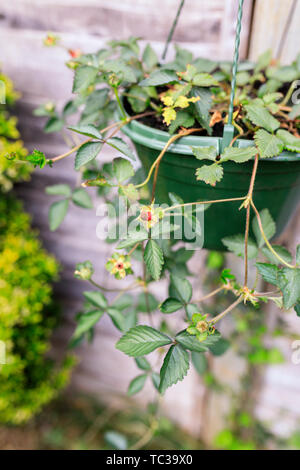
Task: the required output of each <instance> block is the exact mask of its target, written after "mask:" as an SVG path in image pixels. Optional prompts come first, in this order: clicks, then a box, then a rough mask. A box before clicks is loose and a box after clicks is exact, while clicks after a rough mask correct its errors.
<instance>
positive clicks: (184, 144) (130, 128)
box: [123, 121, 300, 251]
mask: <svg viewBox="0 0 300 470" xmlns="http://www.w3.org/2000/svg"><path fill="white" fill-rule="evenodd" d="M123 132H124V133H125V134H126V135H127V136H128V137H129V138H130V139H131V140H132V141H133V143H134V144H135V147H136V150H137V153H138V155H139V158H140V160H141V163H142V165H143V167H144V169H145V170H146V172H148V171H149V169H150V167H151V165H152V163H153V162H154V160H155V159H156V158H157V157H158V155H159V153H160V151H161V150H162V149H163V148H164V146H165V144H166V143H167V142H168V140H169V138H170V135H169V134H168V133H167V132H164V131H160V130H157V129H153V128H151V127H148V126H145V125H144V124H141V123H140V122H137V121H132V122H131V123H130V124H128V125H126V126H124V127H123ZM221 144H222V138H221V137H220V138H218V137H197V136H188V137H183V138H182V139H180V140H179V141H177V142H175V143H174V144H172V145H171V146H170V148H169V150H168V151H167V152H166V154H165V155H164V157H163V159H162V161H161V163H160V167H159V174H158V179H157V185H156V193H155V197H156V202H157V203H160V204H162V203H166V202H168V201H169V197H168V194H169V193H170V192H173V193H175V194H178V196H180V197H181V198H182V199H183V200H184V201H185V202H193V201H206V200H218V199H229V198H235V197H241V196H244V195H247V192H248V189H249V182H250V178H251V173H252V168H253V162H251V161H249V162H246V163H242V164H238V163H234V162H226V163H224V164H223V168H224V178H223V179H222V181H221V182H220V183H217V185H216V186H215V187H212V186H209V185H207V184H205V183H204V182H202V181H197V180H196V176H195V171H196V169H197V168H198V167H199V166H201V165H202V164H205V163H206V162H205V161H201V163H200V162H199V160H197V159H196V158H195V157H194V156H193V154H192V150H191V146H193V147H201V146H202V147H204V146H211V145H213V146H215V147H216V148H217V150H218V152H220V149H221ZM235 146H237V147H248V146H254V142H253V141H251V140H242V139H240V140H237V141H236V143H235ZM299 195H300V154H295V153H290V152H283V153H282V154H281V155H279V156H278V157H275V158H270V159H267V160H260V162H259V166H258V172H257V177H256V182H255V190H254V203H255V205H256V207H257V208H258V210H262V209H265V208H267V209H269V211H270V213H271V214H272V216H273V218H274V220H275V221H276V225H277V234H276V236H279V235H280V234H281V233H282V231H283V230H284V228H285V227H286V226H287V224H288V222H289V220H290V218H291V217H292V216H293V214H294V212H295V210H296V208H297V204H298V201H299ZM240 205H241V202H240V201H238V202H226V203H218V204H212V205H211V206H210V207H209V208H208V209H207V210H205V213H204V214H205V215H204V248H206V249H209V250H220V251H224V250H225V247H224V245H223V243H222V238H224V237H227V236H230V235H235V234H239V233H243V232H244V230H245V211H240V210H239V207H240Z"/></svg>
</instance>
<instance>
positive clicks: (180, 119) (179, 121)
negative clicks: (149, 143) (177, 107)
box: [169, 111, 195, 134]
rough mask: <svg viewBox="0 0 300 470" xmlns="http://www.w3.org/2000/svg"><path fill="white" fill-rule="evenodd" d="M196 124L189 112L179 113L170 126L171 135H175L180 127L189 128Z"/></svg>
mask: <svg viewBox="0 0 300 470" xmlns="http://www.w3.org/2000/svg"><path fill="white" fill-rule="evenodd" d="M194 123H195V118H194V117H193V116H192V115H191V114H189V113H188V112H187V111H177V113H176V118H175V119H174V120H173V121H172V122H171V124H170V126H169V133H170V134H174V133H175V131H176V130H177V129H178V127H185V128H189V127H192V126H193V125H194Z"/></svg>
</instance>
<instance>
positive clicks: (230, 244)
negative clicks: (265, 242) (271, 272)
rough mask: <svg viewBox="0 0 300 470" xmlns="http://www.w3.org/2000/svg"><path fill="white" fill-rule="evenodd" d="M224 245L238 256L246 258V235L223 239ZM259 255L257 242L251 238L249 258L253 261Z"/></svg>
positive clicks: (249, 241)
mask: <svg viewBox="0 0 300 470" xmlns="http://www.w3.org/2000/svg"><path fill="white" fill-rule="evenodd" d="M222 243H223V244H224V245H225V246H226V247H227V248H228V250H229V251H231V252H232V253H234V254H235V255H236V256H241V257H242V258H244V256H245V237H244V235H232V236H231V237H225V238H223V239H222ZM257 255H258V249H257V246H256V244H255V242H254V241H253V240H252V239H251V238H249V240H248V258H249V259H253V258H256V257H257Z"/></svg>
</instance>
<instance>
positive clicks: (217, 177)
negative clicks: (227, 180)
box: [196, 163, 224, 186]
mask: <svg viewBox="0 0 300 470" xmlns="http://www.w3.org/2000/svg"><path fill="white" fill-rule="evenodd" d="M223 174H224V170H223V168H222V166H221V165H219V164H218V163H213V164H212V165H203V166H201V167H200V168H197V170H196V177H197V180H198V181H204V182H205V183H206V184H210V185H211V186H216V183H218V182H219V181H221V179H222V178H223Z"/></svg>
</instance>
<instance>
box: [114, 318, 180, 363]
mask: <svg viewBox="0 0 300 470" xmlns="http://www.w3.org/2000/svg"><path fill="white" fill-rule="evenodd" d="M171 343H172V340H171V338H169V337H168V336H167V335H165V334H164V333H161V332H160V331H158V330H155V329H154V328H151V327H150V326H141V325H140V326H136V327H134V328H131V329H130V330H129V331H128V332H127V333H125V335H124V336H122V338H121V339H120V340H119V341H118V342H117V344H116V348H117V349H119V350H120V351H122V352H124V353H125V354H127V355H128V356H132V357H139V356H145V355H147V354H149V353H151V352H152V351H154V350H155V349H157V348H160V347H162V346H166V345H167V344H171Z"/></svg>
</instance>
